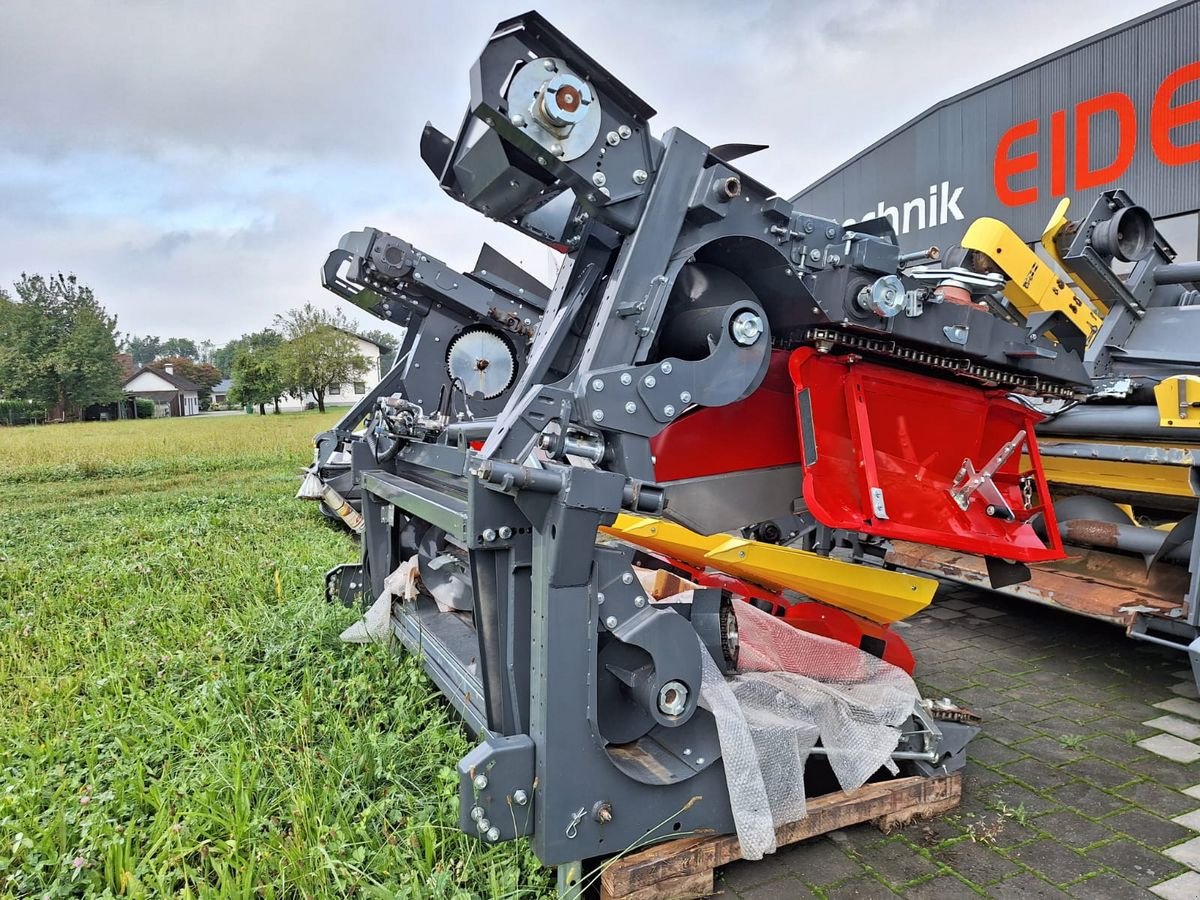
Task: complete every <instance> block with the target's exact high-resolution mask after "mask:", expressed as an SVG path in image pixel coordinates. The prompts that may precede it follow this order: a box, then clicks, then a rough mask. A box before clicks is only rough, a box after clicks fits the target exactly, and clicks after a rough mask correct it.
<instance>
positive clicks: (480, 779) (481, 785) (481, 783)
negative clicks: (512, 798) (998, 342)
mask: <svg viewBox="0 0 1200 900" xmlns="http://www.w3.org/2000/svg"><path fill="white" fill-rule="evenodd" d="M471 784H473V785H475V790H477V791H482V790H484V789H486V788H487V776H486V775H484V774H483V773H482V772H480V773H479V774H478V775H476V776H475V780H474V781H472V782H471Z"/></svg>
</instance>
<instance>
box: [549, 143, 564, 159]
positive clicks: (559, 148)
mask: <svg viewBox="0 0 1200 900" xmlns="http://www.w3.org/2000/svg"><path fill="white" fill-rule="evenodd" d="M550 152H551V153H553V154H554V155H555V156H562V155H563V154H564V153H566V152H567V151H566V150H564V149H563V145H562V144H551V145H550Z"/></svg>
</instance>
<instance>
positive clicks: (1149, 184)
mask: <svg viewBox="0 0 1200 900" xmlns="http://www.w3.org/2000/svg"><path fill="white" fill-rule="evenodd" d="M1118 187H1119V188H1123V189H1124V190H1125V191H1127V192H1128V193H1129V194H1130V195H1131V196H1132V197H1133V198H1134V200H1135V201H1137V202H1139V203H1141V204H1142V205H1143V206H1146V207H1147V208H1148V209H1149V210H1150V212H1151V213H1152V214H1153V215H1154V217H1155V218H1156V219H1157V220H1158V226H1159V230H1160V231H1161V232H1162V234H1163V235H1164V236H1165V237H1166V238H1167V240H1168V241H1170V242H1171V244H1172V245H1173V246H1174V247H1175V249H1176V251H1177V252H1178V253H1179V260H1180V261H1184V260H1195V259H1197V258H1200V215H1198V211H1200V0H1182V2H1176V3H1172V4H1169V5H1167V6H1164V7H1163V8H1162V9H1159V10H1156V11H1154V12H1151V13H1148V14H1146V15H1144V16H1141V17H1140V18H1137V19H1134V20H1132V21H1130V22H1126V23H1125V24H1123V25H1120V26H1117V27H1116V28H1113V29H1111V30H1109V31H1106V32H1103V33H1102V34H1098V35H1096V36H1094V37H1091V38H1088V39H1087V40H1084V41H1080V42H1079V43H1077V44H1075V45H1073V46H1070V47H1067V48H1066V49H1064V50H1061V51H1060V52H1058V53H1054V54H1052V55H1050V56H1047V57H1045V58H1043V59H1039V60H1037V61H1036V62H1033V63H1030V64H1029V65H1027V66H1023V67H1022V68H1020V69H1017V70H1016V71H1014V72H1010V73H1008V74H1007V75H1003V76H1001V77H999V78H996V79H993V80H992V81H989V82H987V83H985V84H982V85H980V86H979V87H977V88H974V89H973V90H969V91H966V92H964V93H962V94H959V95H957V96H955V97H951V98H950V99H948V100H944V101H942V102H941V103H938V104H937V105H935V106H933V107H932V108H931V109H929V110H927V111H926V112H924V113H922V114H921V115H919V116H917V117H916V118H915V119H913V120H912V121H910V122H908V123H907V124H905V125H903V126H901V127H900V128H898V129H896V130H895V131H894V132H892V133H891V134H889V135H888V136H887V137H885V138H883V139H882V140H880V141H878V142H877V143H875V144H874V145H872V146H871V147H868V148H867V149H866V150H864V151H863V152H862V153H860V154H858V155H857V156H855V157H854V158H853V159H851V160H849V161H848V162H846V163H844V164H843V165H841V166H839V167H838V168H837V169H835V170H834V171H832V172H830V173H829V174H828V175H826V176H825V177H824V178H822V179H820V180H819V181H817V182H816V183H815V184H812V185H810V186H809V187H808V188H806V189H805V190H803V191H801V192H800V193H799V194H798V195H797V196H796V198H795V199H796V200H797V201H798V202H799V203H800V205H801V206H802V208H804V209H806V210H810V211H812V212H813V213H816V214H818V215H823V216H828V217H830V218H837V219H840V220H842V221H849V220H855V221H861V220H862V219H864V218H873V217H874V218H878V217H883V216H887V217H888V218H889V219H891V220H892V222H893V225H894V226H895V228H896V231H897V233H898V234H899V235H900V241H901V244H902V245H903V247H904V249H906V250H917V249H921V248H924V247H928V246H930V245H931V244H933V245H937V246H940V247H943V248H944V247H951V246H954V245H956V244H957V243H958V242H959V239H960V238H961V236H962V234H963V232H964V231H965V230H966V228H967V226H968V225H969V224H970V223H971V222H972V221H973V220H974V219H977V218H979V217H980V216H992V217H994V218H997V219H1001V220H1002V221H1005V222H1007V223H1008V224H1009V225H1011V226H1012V227H1013V228H1015V229H1016V230H1017V232H1018V233H1020V234H1021V236H1022V237H1023V238H1024V239H1025V240H1027V241H1029V242H1031V243H1032V242H1034V241H1036V240H1037V239H1038V238H1039V237H1040V235H1041V232H1042V229H1043V228H1044V227H1045V225H1046V222H1047V220H1048V219H1049V217H1050V214H1051V213H1052V212H1053V211H1054V208H1055V206H1056V205H1057V204H1058V202H1059V200H1060V199H1061V198H1062V197H1064V196H1066V197H1070V198H1071V212H1069V213H1068V217H1078V216H1080V215H1083V214H1084V213H1086V211H1087V209H1088V208H1089V206H1090V205H1091V203H1092V201H1093V200H1094V199H1095V197H1096V195H1097V194H1098V193H1099V192H1100V191H1103V190H1109V189H1112V188H1118ZM1072 214H1073V215H1072Z"/></svg>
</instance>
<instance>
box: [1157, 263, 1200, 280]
mask: <svg viewBox="0 0 1200 900" xmlns="http://www.w3.org/2000/svg"><path fill="white" fill-rule="evenodd" d="M1154 281H1155V283H1157V284H1191V283H1193V282H1200V262H1186V263H1171V264H1170V265H1167V266H1159V267H1158V268H1157V269H1155V270H1154Z"/></svg>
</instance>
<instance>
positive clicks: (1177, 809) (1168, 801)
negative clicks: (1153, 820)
mask: <svg viewBox="0 0 1200 900" xmlns="http://www.w3.org/2000/svg"><path fill="white" fill-rule="evenodd" d="M1116 793H1117V794H1119V795H1120V796H1122V797H1125V798H1126V799H1128V800H1130V801H1131V802H1132V803H1134V804H1136V805H1137V806H1140V807H1141V808H1142V809H1148V810H1152V811H1153V812H1155V813H1157V814H1158V815H1160V816H1178V815H1180V814H1182V813H1185V812H1191V811H1192V810H1193V809H1195V808H1196V801H1195V800H1194V799H1193V798H1191V797H1187V796H1184V795H1183V794H1181V793H1179V791H1176V790H1172V789H1171V788H1165V787H1163V786H1162V785H1158V784H1153V783H1152V782H1149V781H1143V782H1141V783H1139V784H1134V785H1130V786H1128V787H1124V788H1121V789H1119V790H1118V791H1116Z"/></svg>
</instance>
